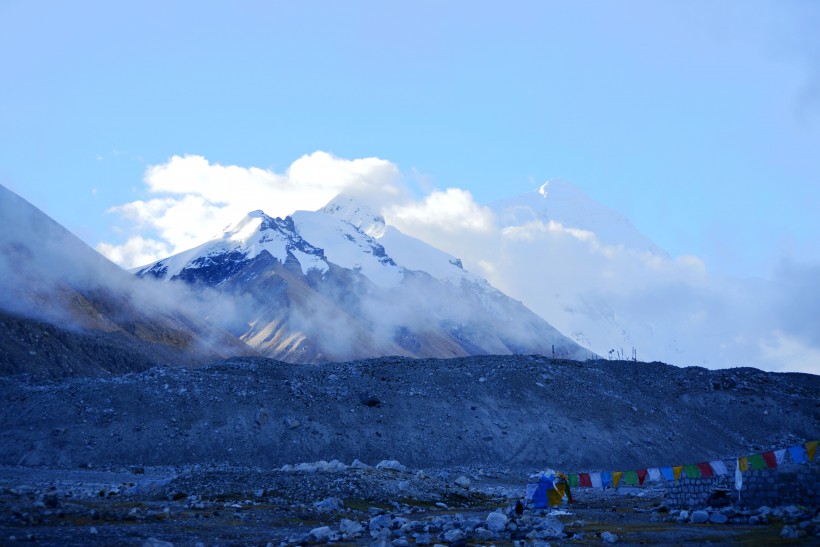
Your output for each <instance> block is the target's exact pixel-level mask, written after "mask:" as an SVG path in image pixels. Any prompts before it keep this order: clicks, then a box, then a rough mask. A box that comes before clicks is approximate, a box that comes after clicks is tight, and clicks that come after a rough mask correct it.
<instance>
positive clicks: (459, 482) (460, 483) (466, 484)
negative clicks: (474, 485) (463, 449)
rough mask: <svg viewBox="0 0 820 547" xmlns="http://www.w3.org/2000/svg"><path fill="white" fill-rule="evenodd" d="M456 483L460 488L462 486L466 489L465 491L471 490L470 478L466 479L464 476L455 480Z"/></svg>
mask: <svg viewBox="0 0 820 547" xmlns="http://www.w3.org/2000/svg"><path fill="white" fill-rule="evenodd" d="M455 483H456V484H457V485H458V486H460V487H461V488H464V489H469V488H470V484H471V483H470V479H468V478H467V477H465V476H464V475H461V476H460V477H459V478H457V479H456V480H455Z"/></svg>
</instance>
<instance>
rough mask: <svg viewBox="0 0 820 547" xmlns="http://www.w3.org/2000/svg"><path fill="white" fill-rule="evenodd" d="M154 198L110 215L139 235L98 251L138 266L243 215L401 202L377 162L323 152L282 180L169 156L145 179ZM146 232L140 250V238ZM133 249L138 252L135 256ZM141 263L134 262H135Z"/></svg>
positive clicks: (388, 169)
mask: <svg viewBox="0 0 820 547" xmlns="http://www.w3.org/2000/svg"><path fill="white" fill-rule="evenodd" d="M144 182H145V185H146V186H147V189H148V191H149V192H150V193H151V194H153V195H155V196H157V197H154V198H152V199H148V200H138V201H133V202H130V203H126V204H124V205H121V206H118V207H114V208H112V209H111V212H114V213H118V214H120V215H121V216H122V217H123V218H125V219H126V220H129V221H130V222H132V223H133V225H134V228H135V230H137V231H139V232H140V233H139V234H136V233H135V234H134V236H135V237H136V236H140V237H136V238H135V237H132V238H131V239H129V240H128V241H127V242H126V243H123V244H120V245H116V244H111V243H107V242H103V243H101V244H100V245H98V247H97V248H98V250H99V251H100V252H101V253H103V254H105V255H106V256H107V257H109V258H110V259H111V260H113V261H115V262H117V263H118V264H120V265H122V266H125V267H133V266H138V265H142V264H145V263H147V262H151V261H154V260H157V259H159V258H162V257H164V256H167V254H168V252H169V251H170V252H171V253H177V252H180V251H183V250H185V249H188V248H191V247H193V246H196V245H198V244H201V243H204V242H205V241H207V240H208V239H210V238H212V237H214V236H215V235H217V234H219V233H220V232H221V231H222V230H223V229H224V228H225V227H226V226H227V225H228V224H231V223H233V222H236V221H238V220H240V219H241V218H242V217H244V216H245V215H246V214H247V213H248V212H250V211H254V210H257V209H262V210H263V211H265V212H266V213H267V214H269V215H272V216H285V215H289V214H291V213H292V212H294V211H296V210H299V209H308V210H314V209H318V208H319V207H321V206H323V205H324V204H325V203H327V202H328V201H329V200H330V199H332V198H333V197H334V196H336V195H337V194H339V193H340V192H351V193H375V194H379V195H385V196H392V198H394V199H395V198H396V197H398V196H399V195H401V194H402V192H403V189H402V187H401V185H400V177H399V171H398V168H397V167H396V166H395V165H393V164H392V163H390V162H388V161H385V160H382V159H379V158H363V159H356V160H346V159H341V158H337V157H335V156H333V155H331V154H328V153H326V152H314V153H313V154H309V155H305V156H302V157H301V158H299V159H297V160H296V161H295V162H293V164H291V166H290V167H289V168H288V169H287V170H286V171H285V172H284V173H276V172H274V171H272V170H269V169H260V168H257V167H239V166H236V165H219V164H212V163H210V162H209V161H208V160H207V159H205V158H203V157H202V156H173V157H172V158H171V159H170V160H169V161H168V162H166V163H164V164H161V165H155V166H151V167H149V168H148V169H147V170H146V172H145V177H144ZM146 231H148V232H150V233H151V234H152V235H153V238H152V239H150V241H155V242H161V243H162V244H161V245H149V244H144V242H145V241H149V240H148V239H141V237H142V236H141V234H142V233H144V232H146ZM138 249H139V250H138ZM135 261H141V262H135Z"/></svg>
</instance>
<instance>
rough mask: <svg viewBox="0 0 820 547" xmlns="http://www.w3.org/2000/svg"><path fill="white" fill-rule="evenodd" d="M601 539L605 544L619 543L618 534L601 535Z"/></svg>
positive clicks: (606, 533)
mask: <svg viewBox="0 0 820 547" xmlns="http://www.w3.org/2000/svg"><path fill="white" fill-rule="evenodd" d="M601 539H602V540H604V543H617V542H618V534H613V533H612V532H604V533H602V534H601Z"/></svg>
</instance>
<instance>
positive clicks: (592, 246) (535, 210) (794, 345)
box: [97, 152, 820, 374]
mask: <svg viewBox="0 0 820 547" xmlns="http://www.w3.org/2000/svg"><path fill="white" fill-rule="evenodd" d="M407 179H408V177H406V176H404V175H403V174H402V173H401V172H400V170H399V169H398V167H397V166H396V165H394V164H392V163H390V162H389V161H386V160H382V159H378V158H364V159H356V160H347V159H341V158H337V157H334V156H333V155H331V154H328V153H325V152H315V153H313V154H309V155H305V156H303V157H301V158H299V159H298V160H296V161H295V162H294V163H293V164H292V165H291V166H289V167H288V168H287V169H286V170H284V172H282V173H277V172H275V171H273V170H270V169H260V168H256V167H239V166H222V165H218V164H212V163H210V162H209V161H208V160H207V159H205V158H203V157H201V156H185V157H179V156H174V157H173V158H171V159H170V160H169V161H168V162H167V163H165V164H162V165H157V166H152V167H150V168H149V169H148V170H147V171H146V173H145V179H144V182H145V185H146V191H147V192H148V194H149V195H150V199H147V200H140V201H134V202H130V203H126V204H123V205H121V206H119V207H116V208H115V209H114V210H113V211H112V212H114V213H117V214H119V215H120V216H121V218H122V219H123V220H124V221H125V222H126V224H127V226H128V229H129V230H130V232H129V235H128V237H127V239H126V241H124V242H123V243H121V244H111V243H101V244H100V245H98V247H97V248H98V250H99V251H100V252H102V253H103V254H105V255H106V256H108V257H109V258H111V259H112V260H114V261H116V262H118V263H120V264H121V265H123V266H125V267H133V266H137V265H143V264H145V263H147V262H150V261H153V260H156V259H158V258H160V257H162V256H167V255H169V254H172V253H175V252H179V251H181V250H184V249H187V248H190V247H192V246H194V245H196V244H199V243H202V242H204V241H206V240H208V239H209V238H211V237H213V236H214V234H216V233H218V232H219V231H220V230H222V229H223V228H224V227H225V226H226V225H227V224H230V223H231V222H235V221H236V220H237V219H239V218H242V217H243V216H244V215H245V214H246V213H248V212H249V211H251V210H256V209H262V210H264V211H265V212H266V213H267V214H268V215H273V216H283V215H287V214H290V213H292V212H293V211H295V210H316V209H318V208H320V207H322V206H323V205H325V203H327V202H328V201H330V200H331V199H332V198H333V197H334V196H335V195H337V194H339V193H345V194H346V195H353V196H356V197H357V199H360V200H361V201H363V202H364V203H366V204H367V205H368V206H369V207H370V208H371V209H373V210H376V211H379V212H380V213H381V214H382V215H383V216H384V218H385V220H386V222H387V224H388V225H389V226H395V227H396V228H398V229H399V230H401V231H403V232H405V233H407V234H408V235H411V236H414V237H417V238H419V239H422V240H423V241H426V242H427V243H429V244H431V245H433V246H435V247H437V248H439V249H441V250H443V251H445V252H447V253H450V254H453V255H455V256H457V257H459V258H461V259H462V261H463V263H464V267H465V268H466V269H467V270H469V271H472V272H474V273H476V274H478V275H480V276H483V277H485V278H486V279H487V280H488V281H489V282H490V283H492V284H493V285H495V286H496V287H498V288H499V289H500V290H502V291H504V292H506V293H507V294H509V295H510V296H512V297H513V298H516V299H519V300H521V301H522V302H523V303H524V304H525V305H527V306H528V307H529V308H531V309H532V310H534V311H535V312H536V313H538V314H539V315H541V316H542V317H543V318H545V319H546V320H547V321H549V322H550V323H551V324H552V325H554V326H555V327H556V328H557V329H558V330H559V331H561V332H562V333H564V334H565V335H567V336H569V337H570V338H572V339H574V340H576V341H577V342H579V343H580V344H582V345H584V346H585V347H587V348H589V349H590V350H592V351H594V352H596V353H598V354H601V355H612V356H613V357H618V356H621V357H624V358H628V357H631V356H632V355H633V351H634V352H636V353H637V357H638V358H639V359H642V360H661V361H665V362H669V363H673V364H677V365H702V366H706V367H709V368H719V367H727V366H756V367H759V368H763V369H767V370H791V371H806V372H813V373H815V374H817V373H820V359H818V356H820V333H818V332H817V322H816V320H814V319H813V315H812V314H813V313H814V310H816V309H817V307H818V305H820V294H818V291H817V290H816V288H815V289H813V287H816V284H814V283H812V282H811V279H812V278H814V279H816V273H817V270H818V266H817V265H814V264H811V263H806V264H804V263H801V262H799V261H790V262H784V263H783V264H782V265H781V267H780V268H779V269H778V270H777V272H776V275H775V276H773V277H772V279H768V280H762V279H736V278H726V277H723V276H719V275H716V274H714V273H711V272H710V271H709V267H708V266H709V265H708V264H705V263H704V261H703V260H702V259H700V258H699V257H697V256H678V257H671V256H669V255H668V254H667V253H666V252H665V251H663V250H662V249H660V248H659V247H657V245H655V244H654V243H653V242H652V241H651V234H641V233H640V232H638V230H636V229H635V228H634V227H633V226H632V225H631V223H630V222H629V220H628V219H626V218H624V217H623V216H621V215H619V214H618V213H617V212H615V211H612V210H610V209H608V208H607V207H606V206H605V205H603V204H600V203H597V202H595V201H594V200H593V199H591V198H590V197H588V196H586V195H584V194H583V192H581V191H580V190H579V189H577V188H575V187H574V186H572V185H571V184H569V183H567V182H564V181H550V182H549V183H547V184H545V185H543V186H541V187H540V188H539V189H537V190H535V191H533V192H530V193H528V194H525V195H522V196H517V197H511V198H509V199H506V200H501V201H499V202H495V203H491V204H486V205H483V204H479V203H476V201H475V200H474V199H473V196H472V195H471V194H470V192H468V191H466V190H464V189H460V188H447V189H444V190H439V189H433V190H430V191H427V192H424V193H423V194H421V195H420V194H419V193H418V192H417V191H414V190H415V189H414V188H411V184H410V183H409V182H408V180H407ZM692 222H695V223H696V222H697V220H696V219H693V220H692ZM738 229H741V230H742V229H743V227H738ZM812 276H814V277H812Z"/></svg>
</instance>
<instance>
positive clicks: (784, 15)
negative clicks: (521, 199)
mask: <svg viewBox="0 0 820 547" xmlns="http://www.w3.org/2000/svg"><path fill="white" fill-rule="evenodd" d="M818 28H820V3H817V2H813V1H804V2H799V1H791V2H790V1H777V2H748V1H743V2H740V1H738V2H560V3H559V2H546V1H539V2H504V3H500V2H494V3H490V2H486V3H485V2H404V3H396V2H358V1H353V2H329V1H328V2H309V1H308V2H230V3H228V2H224V3H217V2H153V1H140V2H84V1H77V2H56V1H55V2H38V1H30V0H28V1H16V0H4V1H3V2H1V3H0V70H2V82H3V85H0V183H2V184H4V185H5V186H7V187H9V188H10V189H12V190H14V191H15V192H17V193H19V194H21V195H22V196H23V197H25V198H26V199H28V200H29V201H31V202H33V203H34V204H35V205H37V206H38V207H40V208H42V209H43V210H45V211H46V212H47V213H49V214H50V215H51V216H52V217H54V218H55V219H56V220H58V221H59V222H61V223H62V224H64V225H65V226H67V227H68V228H69V229H71V230H72V231H74V232H75V233H77V234H78V235H79V236H80V237H82V238H83V239H85V240H86V241H87V242H88V243H89V244H91V245H92V246H96V245H97V244H98V243H99V242H101V241H114V242H116V241H118V238H119V239H120V240H121V239H124V238H125V237H126V236H125V235H124V234H121V233H117V232H115V231H113V228H114V227H115V226H116V224H117V218H116V215H115V214H112V213H106V211H107V210H109V209H110V208H111V207H114V206H118V205H121V204H124V203H126V202H130V201H133V200H135V199H140V198H145V197H148V192H147V190H146V187H145V185H144V184H143V176H144V174H145V172H146V169H147V168H149V167H150V166H152V165H160V164H163V163H165V162H168V160H169V159H170V158H171V157H172V156H174V155H184V154H196V155H201V156H204V157H205V158H207V159H208V161H210V162H212V163H220V164H224V165H239V166H245V167H251V166H256V167H261V168H268V169H271V170H273V171H276V172H281V171H283V170H285V169H287V167H288V166H289V165H290V164H291V163H292V162H294V161H295V160H296V159H297V158H299V157H300V156H302V155H304V154H310V153H312V152H315V151H317V150H323V151H327V152H330V153H332V154H334V155H335V156H338V157H341V158H349V159H354V158H364V157H371V156H376V157H379V158H383V159H386V160H389V161H390V162H392V163H393V164H395V165H397V166H398V168H399V169H400V170H401V172H402V173H403V176H404V177H406V179H407V181H408V184H410V185H411V186H412V185H416V186H417V188H418V191H419V193H424V192H426V191H429V190H430V189H431V188H439V189H444V188H448V187H458V188H463V189H466V190H469V191H470V192H471V193H472V194H473V196H474V198H475V200H476V201H478V202H480V203H481V202H488V201H491V200H493V199H497V198H501V197H505V196H511V195H515V194H519V193H523V192H526V191H529V190H532V189H534V188H535V187H537V186H538V185H539V184H540V183H541V182H543V181H544V180H546V179H549V178H552V177H560V178H563V179H566V180H568V181H570V182H572V183H573V184H575V185H576V186H578V187H579V188H581V189H583V190H584V191H585V192H587V193H588V194H589V195H591V196H592V197H594V198H595V199H597V200H598V201H601V202H603V203H604V204H606V205H608V206H610V207H613V208H615V209H617V210H618V211H620V212H622V213H624V214H625V215H627V216H628V217H629V218H630V219H631V220H632V221H633V223H634V224H635V225H636V226H637V227H638V228H639V229H640V230H641V231H643V232H644V233H645V234H647V235H648V236H649V237H650V238H652V239H653V240H654V241H655V242H656V243H657V244H658V245H660V246H661V247H663V248H665V249H666V250H668V251H669V252H670V253H671V254H672V255H673V256H678V255H683V254H694V255H697V256H699V257H701V258H702V259H703V260H704V261H705V263H706V264H707V266H708V267H709V268H710V270H712V271H716V272H723V273H729V274H735V275H741V276H769V275H770V274H771V273H772V272H773V271H774V269H776V267H777V265H778V264H779V263H780V261H781V260H783V259H784V258H790V259H793V260H798V261H804V262H809V263H816V262H818V261H820V238H818V237H817V234H818V233H820V229H818V228H820V226H818V223H819V222H820V221H819V220H818V218H819V217H818V215H817V209H818V205H820V33H818V32H817V31H816V29H818Z"/></svg>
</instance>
